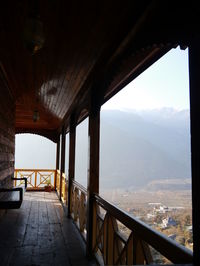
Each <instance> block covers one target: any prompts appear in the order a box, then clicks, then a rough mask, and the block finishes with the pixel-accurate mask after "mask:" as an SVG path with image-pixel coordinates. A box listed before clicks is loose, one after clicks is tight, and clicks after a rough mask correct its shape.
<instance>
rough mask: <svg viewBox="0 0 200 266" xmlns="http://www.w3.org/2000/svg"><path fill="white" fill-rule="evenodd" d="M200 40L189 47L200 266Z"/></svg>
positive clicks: (195, 230) (195, 248)
mask: <svg viewBox="0 0 200 266" xmlns="http://www.w3.org/2000/svg"><path fill="white" fill-rule="evenodd" d="M199 45H200V40H199V39H198V40H196V39H195V40H193V42H192V43H191V45H190V46H189V74H190V116H191V118H190V119H191V121H190V123H191V155H192V205H193V208H192V215H193V243H194V244H193V256H194V265H200V226H199V225H200V215H199V213H200V197H199V191H200V178H199V177H200V142H199V137H200V123H199V118H200V104H199V99H200V79H199V74H200V51H199Z"/></svg>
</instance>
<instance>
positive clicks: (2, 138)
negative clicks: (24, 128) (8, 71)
mask: <svg viewBox="0 0 200 266" xmlns="http://www.w3.org/2000/svg"><path fill="white" fill-rule="evenodd" d="M4 84H5V83H4V81H3V80H2V77H1V75H0V187H11V186H12V185H13V181H12V180H11V176H13V175H14V158H15V105H14V101H13V99H12V96H11V94H10V93H9V90H8V89H7V87H6V86H5V85H4ZM0 198H1V195H0Z"/></svg>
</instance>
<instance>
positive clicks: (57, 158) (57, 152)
mask: <svg viewBox="0 0 200 266" xmlns="http://www.w3.org/2000/svg"><path fill="white" fill-rule="evenodd" d="M59 163H60V138H59V140H58V142H57V146H56V181H55V190H56V191H57V170H58V169H59Z"/></svg>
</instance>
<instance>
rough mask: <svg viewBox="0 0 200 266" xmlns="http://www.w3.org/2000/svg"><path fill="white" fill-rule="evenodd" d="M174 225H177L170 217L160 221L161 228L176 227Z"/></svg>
mask: <svg viewBox="0 0 200 266" xmlns="http://www.w3.org/2000/svg"><path fill="white" fill-rule="evenodd" d="M176 225H177V223H176V221H175V220H174V219H173V218H172V217H167V218H165V219H163V220H162V224H161V227H162V228H167V227H171V226H176Z"/></svg>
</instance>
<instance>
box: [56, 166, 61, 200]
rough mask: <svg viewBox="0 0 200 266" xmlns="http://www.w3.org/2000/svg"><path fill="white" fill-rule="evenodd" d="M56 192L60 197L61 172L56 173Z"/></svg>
mask: <svg viewBox="0 0 200 266" xmlns="http://www.w3.org/2000/svg"><path fill="white" fill-rule="evenodd" d="M56 191H57V193H58V196H60V170H57V171H56Z"/></svg>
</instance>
